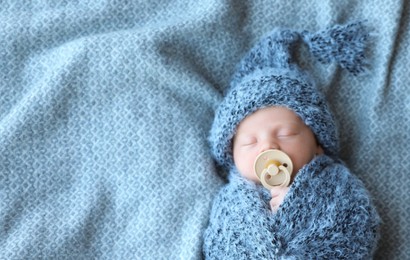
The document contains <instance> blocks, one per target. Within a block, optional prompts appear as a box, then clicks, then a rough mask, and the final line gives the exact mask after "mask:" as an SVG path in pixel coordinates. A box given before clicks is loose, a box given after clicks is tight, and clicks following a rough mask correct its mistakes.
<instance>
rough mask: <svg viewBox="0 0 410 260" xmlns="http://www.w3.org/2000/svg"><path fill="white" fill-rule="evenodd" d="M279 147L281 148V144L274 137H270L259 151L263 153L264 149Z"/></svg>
mask: <svg viewBox="0 0 410 260" xmlns="http://www.w3.org/2000/svg"><path fill="white" fill-rule="evenodd" d="M279 148H280V147H279V144H278V143H277V142H276V141H275V140H274V139H269V140H266V141H264V142H263V143H262V145H261V147H260V151H259V152H260V153H262V152H264V151H267V150H271V149H278V150H279Z"/></svg>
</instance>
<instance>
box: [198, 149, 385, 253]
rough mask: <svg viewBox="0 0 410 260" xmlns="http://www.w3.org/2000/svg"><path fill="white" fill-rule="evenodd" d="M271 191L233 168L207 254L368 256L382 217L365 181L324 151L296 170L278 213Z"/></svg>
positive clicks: (210, 231) (216, 210)
mask: <svg viewBox="0 0 410 260" xmlns="http://www.w3.org/2000/svg"><path fill="white" fill-rule="evenodd" d="M269 200H270V194H269V192H268V191H267V190H266V189H264V188H263V187H262V186H261V185H257V184H254V183H252V182H250V181H248V180H246V179H244V178H243V177H241V176H240V175H239V174H238V173H237V172H235V169H234V168H233V169H232V170H231V172H230V174H229V183H228V184H227V185H226V186H225V187H224V188H223V189H222V190H221V191H220V192H219V194H218V195H217V197H216V199H215V202H214V205H213V211H212V214H211V220H210V224H209V227H208V229H207V230H206V232H205V235H204V253H205V256H206V258H209V259H281V258H290V259H366V258H371V256H372V254H373V252H374V250H375V247H376V244H377V240H378V226H379V223H380V218H379V216H378V214H377V212H376V210H375V208H374V206H373V204H372V201H371V199H370V197H369V194H368V192H367V191H366V189H365V188H364V186H363V184H362V182H361V181H360V180H359V179H358V178H356V177H355V176H354V175H352V174H351V173H350V172H349V170H348V169H347V168H346V167H345V166H344V165H343V164H342V163H341V162H339V161H336V160H333V159H332V158H330V157H328V156H325V155H321V156H318V157H316V158H315V159H313V160H312V161H311V162H310V163H309V164H307V165H305V166H304V167H303V168H302V169H301V170H300V171H299V173H298V175H297V176H296V178H295V180H294V182H293V184H292V185H291V186H290V190H289V192H288V194H287V195H286V197H285V199H284V201H283V203H282V205H281V206H280V208H279V210H278V211H277V213H272V212H271V211H270V208H269Z"/></svg>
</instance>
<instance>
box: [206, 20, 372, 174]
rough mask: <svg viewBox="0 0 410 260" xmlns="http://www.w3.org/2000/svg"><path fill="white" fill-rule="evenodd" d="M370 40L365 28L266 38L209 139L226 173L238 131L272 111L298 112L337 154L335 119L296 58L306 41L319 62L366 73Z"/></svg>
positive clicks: (244, 63) (238, 77)
mask: <svg viewBox="0 0 410 260" xmlns="http://www.w3.org/2000/svg"><path fill="white" fill-rule="evenodd" d="M367 39H368V32H367V31H366V29H365V27H364V26H363V24H362V23H352V24H349V25H346V26H335V27H333V28H330V29H328V30H324V31H321V32H319V33H308V32H306V31H305V32H302V33H299V32H296V31H292V30H288V29H275V30H273V32H271V33H270V34H269V35H268V36H266V37H265V38H263V39H262V40H261V41H260V42H259V43H257V44H256V45H255V46H254V47H253V48H252V49H251V50H250V51H249V53H248V54H246V55H245V57H244V58H243V59H242V60H241V62H240V63H239V65H238V66H237V70H236V72H235V74H234V76H233V79H232V82H231V84H230V89H229V92H228V93H227V95H226V97H225V98H224V100H223V101H222V104H221V105H220V106H219V107H218V109H217V111H216V116H215V120H214V122H213V125H212V129H211V133H210V137H209V140H210V143H211V147H212V152H213V155H214V156H215V159H216V160H217V162H218V163H220V164H221V165H224V166H226V167H227V168H229V167H230V166H232V165H233V160H232V139H233V136H234V135H235V132H236V128H237V127H238V125H239V123H240V122H241V121H242V120H243V119H244V118H245V117H246V116H248V115H250V114H252V113H253V112H255V111H256V110H258V109H261V108H264V107H268V106H283V107H286V108H289V109H290V110H292V111H293V112H295V113H296V114H297V115H298V116H299V117H300V118H301V119H302V120H303V122H304V123H305V124H306V125H307V126H309V127H310V129H311V130H312V131H313V133H314V134H315V136H316V138H317V140H318V142H319V143H320V145H321V146H322V147H323V149H324V150H325V153H326V154H329V155H337V154H338V152H339V140H338V133H337V128H336V125H335V122H334V119H333V115H332V113H331V111H330V109H329V107H328V105H327V101H326V99H325V97H324V95H323V94H322V93H321V92H320V90H319V89H318V88H317V86H316V83H315V81H314V80H312V79H311V77H310V76H309V72H303V71H301V69H300V65H299V64H298V63H297V61H296V59H295V58H296V57H295V55H296V54H295V53H296V52H297V51H298V49H300V48H301V43H302V42H303V41H304V42H306V43H307V44H308V46H309V48H310V51H311V52H312V53H313V54H314V56H316V57H317V58H318V59H319V60H320V61H322V62H331V61H337V62H338V63H339V64H340V65H341V66H342V67H344V68H346V69H348V70H349V71H350V72H352V73H354V74H357V73H359V72H361V71H363V70H364V68H363V66H364V64H365V58H364V51H365V47H366V44H365V43H366V40H367ZM302 40H303V41H302Z"/></svg>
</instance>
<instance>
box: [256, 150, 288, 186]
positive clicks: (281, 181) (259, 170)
mask: <svg viewBox="0 0 410 260" xmlns="http://www.w3.org/2000/svg"><path fill="white" fill-rule="evenodd" d="M254 169H255V173H256V176H258V178H259V180H260V181H261V183H262V185H263V186H264V187H265V188H267V189H271V188H272V187H274V186H288V185H289V183H290V179H291V175H292V171H293V164H292V161H291V160H290V158H289V156H288V155H287V154H286V153H284V152H282V151H280V150H276V149H274V150H267V151H264V152H262V153H261V154H259V155H258V157H256V160H255V163H254Z"/></svg>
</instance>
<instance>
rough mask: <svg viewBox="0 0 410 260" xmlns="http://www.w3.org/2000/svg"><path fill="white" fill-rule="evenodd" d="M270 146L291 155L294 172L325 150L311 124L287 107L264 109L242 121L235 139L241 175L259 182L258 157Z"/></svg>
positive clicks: (235, 158) (235, 152)
mask: <svg viewBox="0 0 410 260" xmlns="http://www.w3.org/2000/svg"><path fill="white" fill-rule="evenodd" d="M269 149H278V150H281V151H282V152H285V153H286V154H287V155H289V157H290V159H291V160H292V163H293V173H292V176H294V174H295V173H296V172H298V171H299V170H300V169H301V168H302V167H303V166H304V165H305V164H307V163H308V162H310V161H311V160H312V159H313V157H314V156H315V155H317V154H321V153H323V149H322V148H321V146H320V145H319V144H318V143H317V142H316V139H315V136H314V134H313V132H312V131H311V130H310V128H309V127H308V126H306V125H305V124H304V123H303V121H302V120H301V118H300V117H299V116H298V115H296V114H295V113H294V112H293V111H291V110H289V109H287V108H284V107H268V108H264V109H260V110H258V111H256V112H255V113H253V114H251V115H249V116H248V117H246V118H245V119H244V120H243V121H242V122H241V123H240V124H239V126H238V129H237V132H236V135H235V137H234V140H233V158H234V162H235V165H236V167H237V168H238V171H239V172H240V173H241V175H242V176H244V177H246V178H248V179H250V180H253V181H255V182H258V183H259V180H258V177H257V176H256V174H255V172H254V168H253V165H254V161H255V159H256V157H257V156H258V155H259V154H260V153H261V152H263V151H266V150H269Z"/></svg>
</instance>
